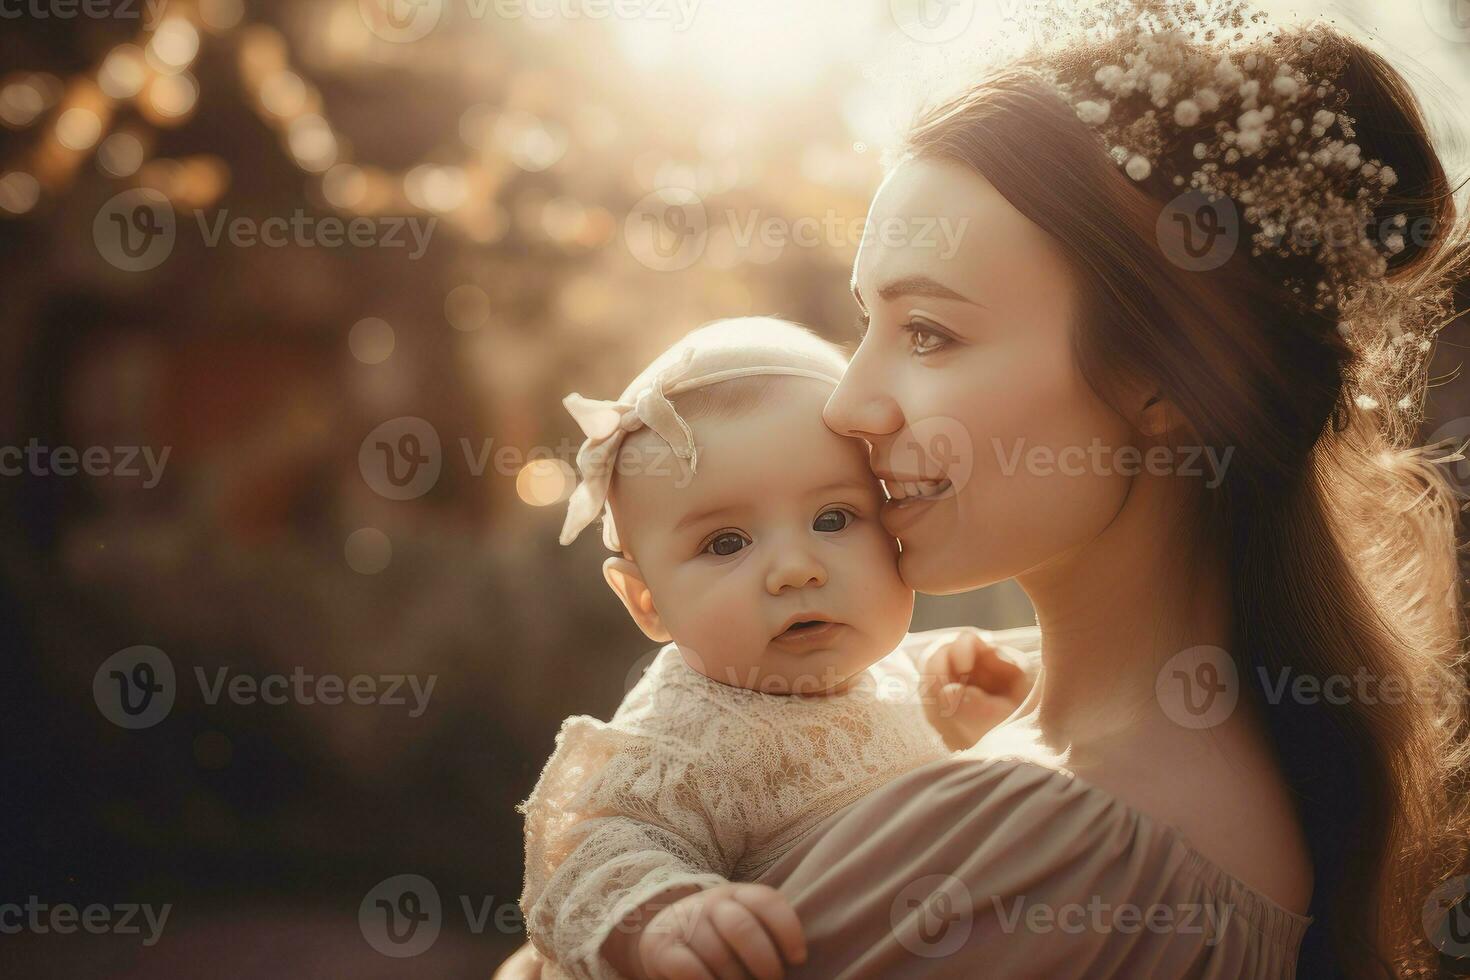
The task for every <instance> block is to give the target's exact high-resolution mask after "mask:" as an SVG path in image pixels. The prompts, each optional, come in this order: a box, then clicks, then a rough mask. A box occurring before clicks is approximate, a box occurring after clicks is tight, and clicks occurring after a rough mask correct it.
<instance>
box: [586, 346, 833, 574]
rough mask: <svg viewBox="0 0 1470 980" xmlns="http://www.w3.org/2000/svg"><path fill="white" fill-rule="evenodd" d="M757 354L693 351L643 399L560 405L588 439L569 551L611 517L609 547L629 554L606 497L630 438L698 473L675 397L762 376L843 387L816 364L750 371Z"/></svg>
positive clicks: (659, 375)
mask: <svg viewBox="0 0 1470 980" xmlns="http://www.w3.org/2000/svg"><path fill="white" fill-rule="evenodd" d="M751 353H752V352H751V350H750V349H749V348H743V347H714V348H695V347H687V348H685V349H684V351H683V352H682V353H681V354H680V355H679V356H678V359H677V360H675V361H673V362H672V363H670V364H668V365H666V366H664V367H663V368H662V369H660V370H658V371H657V372H655V373H654V375H653V377H652V379H651V381H650V382H648V383H647V384H644V385H641V386H639V387H638V389H637V390H636V392H624V394H623V397H622V398H621V399H619V400H618V401H603V400H600V399H596V398H584V397H583V396H581V395H579V394H577V393H576V392H573V393H572V394H570V395H567V396H566V397H565V398H563V399H562V402H561V403H562V404H563V405H565V406H566V408H567V411H568V412H570V413H571V415H572V418H574V419H576V420H577V424H578V425H579V426H581V427H582V431H583V433H585V434H586V436H587V438H586V439H585V440H584V441H583V443H582V446H581V448H580V449H578V450H577V469H578V470H579V471H581V474H582V482H581V483H580V484H579V485H578V486H577V489H575V490H573V491H572V496H571V499H569V500H568V501H567V518H566V522H565V523H564V524H562V529H561V537H560V539H559V540H560V541H561V543H562V544H564V545H565V544H571V543H572V542H573V541H575V540H576V539H577V535H579V534H581V533H582V529H583V528H585V527H586V526H587V525H588V524H591V523H592V522H593V521H594V520H596V519H597V515H598V512H599V511H604V510H605V511H606V513H604V514H603V521H602V543H603V544H605V545H607V547H608V548H609V549H611V550H613V551H622V550H623V549H622V545H621V544H620V542H619V540H618V533H617V528H615V527H614V526H613V519H612V509H611V508H610V507H608V506H607V493H608V488H609V487H610V486H611V485H612V475H613V466H614V465H615V463H616V460H617V456H618V450H619V448H620V447H621V446H622V444H623V439H624V438H625V437H626V436H627V435H628V433H630V432H636V431H637V430H638V429H641V428H642V427H644V426H645V425H646V426H648V428H650V429H652V430H653V431H654V432H656V433H658V435H659V437H660V438H662V439H663V441H664V442H666V443H668V444H669V448H670V449H672V450H673V451H674V455H675V456H677V457H679V458H680V459H686V460H688V461H689V470H690V472H691V473H692V472H696V471H697V467H698V463H699V458H698V457H699V453H698V450H697V449H696V448H695V446H694V433H693V432H692V431H691V430H690V428H689V423H687V422H685V421H684V419H683V417H682V416H680V415H679V413H678V411H677V410H675V408H674V403H673V402H672V401H670V399H671V398H673V397H674V396H675V395H682V394H683V393H685V392H686V391H693V390H694V389H695V388H703V387H705V386H706V385H712V384H717V383H719V382H721V381H730V380H732V379H735V378H748V377H752V376H755V375H760V374H777V375H790V376H792V377H798V378H815V379H817V380H819V381H830V382H831V383H832V384H834V385H835V384H837V383H838V382H839V381H841V380H842V374H841V371H842V369H841V366H840V365H831V364H827V363H823V362H822V361H820V360H818V359H816V358H810V359H807V358H803V359H804V360H809V363H810V366H809V367H802V366H797V365H785V364H751V363H749V362H750V360H751ZM786 356H788V357H789V356H790V353H789V352H787V353H786ZM696 362H697V363H696Z"/></svg>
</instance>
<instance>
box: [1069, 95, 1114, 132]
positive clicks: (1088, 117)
mask: <svg viewBox="0 0 1470 980" xmlns="http://www.w3.org/2000/svg"><path fill="white" fill-rule="evenodd" d="M1111 109H1112V106H1111V105H1110V104H1109V103H1107V102H1092V101H1087V102H1079V103H1077V118H1078V119H1081V120H1082V121H1083V122H1085V123H1087V124H1088V125H1089V126H1100V125H1102V124H1103V123H1105V122H1107V121H1108V112H1109V110H1111Z"/></svg>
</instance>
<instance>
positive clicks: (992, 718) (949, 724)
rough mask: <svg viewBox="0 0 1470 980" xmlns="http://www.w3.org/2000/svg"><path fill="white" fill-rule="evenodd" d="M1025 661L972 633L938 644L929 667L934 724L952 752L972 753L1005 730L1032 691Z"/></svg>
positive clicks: (927, 704) (927, 705)
mask: <svg viewBox="0 0 1470 980" xmlns="http://www.w3.org/2000/svg"><path fill="white" fill-rule="evenodd" d="M1021 663H1024V656H1023V655H1022V654H1021V653H1020V652H1019V651H1016V650H1011V649H1010V648H1008V647H998V646H996V645H995V644H993V643H990V642H989V641H988V640H986V639H985V638H984V637H983V636H981V635H980V633H979V631H976V630H970V629H966V630H964V631H962V632H961V633H960V634H959V635H958V636H956V637H955V638H954V639H952V640H949V641H946V642H944V643H941V644H938V645H937V646H935V647H934V649H933V650H932V651H931V652H930V654H929V659H928V660H926V661H925V662H924V670H923V673H924V681H925V683H924V688H923V690H925V691H926V692H929V695H930V696H927V697H925V699H924V711H925V713H926V714H927V715H928V717H929V723H930V724H931V725H933V726H934V728H935V730H936V731H938V732H939V734H940V736H941V737H942V738H943V739H944V744H945V745H947V746H949V747H950V748H951V749H967V748H969V747H970V746H972V745H974V744H975V743H976V742H978V741H980V737H981V736H982V735H984V734H985V733H986V732H988V731H990V730H991V729H992V728H994V727H995V726H996V725H998V724H1000V723H1001V722H1002V721H1004V720H1005V719H1006V718H1007V717H1009V716H1010V714H1011V712H1013V711H1015V710H1016V707H1017V706H1018V705H1019V704H1020V703H1021V702H1022V701H1024V700H1025V699H1026V695H1027V694H1028V693H1030V691H1031V678H1030V677H1027V676H1026V672H1025V671H1024V670H1022V669H1021V667H1020V664H1021Z"/></svg>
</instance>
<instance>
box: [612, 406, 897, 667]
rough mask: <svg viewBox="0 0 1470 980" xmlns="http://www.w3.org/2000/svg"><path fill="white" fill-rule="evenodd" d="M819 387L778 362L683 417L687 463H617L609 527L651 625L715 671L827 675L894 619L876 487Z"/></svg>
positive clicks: (889, 638) (865, 659) (867, 655)
mask: <svg viewBox="0 0 1470 980" xmlns="http://www.w3.org/2000/svg"><path fill="white" fill-rule="evenodd" d="M831 390H832V389H831V386H830V385H827V384H824V383H822V382H820V381H816V380H811V379H806V378H795V377H793V378H781V379H779V383H777V384H776V385H774V386H773V390H772V392H771V395H770V397H769V398H767V399H765V400H763V401H762V403H761V405H760V406H759V407H758V408H757V409H755V410H753V411H750V412H747V413H744V414H742V415H741V416H740V417H738V418H732V419H721V418H701V419H698V420H695V421H693V422H691V423H690V426H691V428H692V429H693V430H694V439H695V444H696V445H697V446H698V447H699V470H698V472H697V473H695V474H693V475H692V476H691V475H690V474H689V472H688V469H687V466H685V465H683V464H680V463H678V462H677V461H674V460H672V459H670V461H669V463H668V465H666V466H662V467H658V466H650V467H647V469H649V470H653V471H665V472H644V473H631V472H626V471H625V472H620V473H619V475H618V477H617V489H616V497H617V500H616V506H617V521H618V528H619V533H620V534H622V535H623V537H624V540H625V541H628V542H630V543H631V547H632V549H633V558H634V560H635V561H636V562H637V564H638V566H639V569H640V570H641V571H642V573H643V576H644V579H645V581H646V582H647V584H648V587H649V590H650V591H651V592H652V594H653V601H654V606H655V608H656V609H657V611H658V613H659V615H660V617H661V619H662V620H663V624H664V627H665V629H667V631H668V632H669V635H671V636H672V637H673V638H674V640H675V641H676V642H677V643H678V645H679V647H680V649H681V650H683V651H684V652H685V659H686V660H688V661H689V663H690V665H691V666H692V667H694V668H695V669H697V670H699V671H701V672H702V673H704V674H706V675H707V676H709V677H711V678H712V679H714V680H716V681H720V682H721V683H725V684H732V685H735V686H738V687H745V688H750V689H753V690H760V691H766V692H769V693H776V694H784V693H798V694H815V693H818V692H822V691H832V690H841V689H842V688H843V687H845V686H846V685H847V684H848V683H849V682H850V681H851V680H852V679H853V678H854V677H855V676H856V675H857V674H859V673H861V672H862V671H863V670H864V669H866V668H867V667H868V666H869V665H870V664H872V663H874V662H875V661H877V660H878V659H880V658H882V657H883V656H884V655H886V654H887V653H888V652H889V651H891V650H892V649H893V648H894V647H895V646H897V644H898V642H899V640H900V639H902V637H903V635H904V633H905V631H906V630H907V629H908V626H909V622H910V619H911V617H912V614H913V605H914V594H913V591H912V590H911V589H909V588H907V587H906V586H905V585H904V584H903V581H902V580H901V579H900V578H899V576H898V561H897V559H898V545H897V542H896V541H894V539H893V538H891V537H889V536H888V534H887V532H885V531H884V530H883V527H882V525H881V524H880V523H879V522H878V509H879V506H880V505H881V504H882V502H883V492H882V488H881V486H880V485H879V483H878V482H877V480H876V479H875V478H874V477H873V474H872V472H871V471H870V470H869V469H868V466H867V454H866V452H865V449H864V446H863V444H862V443H861V442H859V441H857V440H855V439H848V438H845V437H843V436H839V435H836V434H835V433H833V432H832V431H831V430H830V429H828V428H827V427H826V425H824V424H823V422H822V406H823V405H824V404H825V403H826V401H827V398H828V396H829V395H830V394H831ZM642 458H648V457H647V455H646V454H645V455H644V456H643V457H642ZM797 620H821V621H824V622H825V623H826V624H827V625H820V626H807V627H798V628H795V629H788V627H790V626H791V625H792V623H793V622H795V621H797Z"/></svg>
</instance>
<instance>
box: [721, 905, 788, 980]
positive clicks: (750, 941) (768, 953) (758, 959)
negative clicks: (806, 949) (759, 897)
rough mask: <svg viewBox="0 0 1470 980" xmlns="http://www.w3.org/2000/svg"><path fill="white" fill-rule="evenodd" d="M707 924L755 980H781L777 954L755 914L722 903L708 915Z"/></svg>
mask: <svg viewBox="0 0 1470 980" xmlns="http://www.w3.org/2000/svg"><path fill="white" fill-rule="evenodd" d="M710 921H711V924H712V925H713V926H714V928H715V932H717V933H719V935H720V938H722V939H723V940H724V941H725V942H726V943H728V944H729V946H730V949H732V950H733V951H734V953H735V955H736V956H738V957H739V958H740V962H742V963H744V964H745V968H746V969H747V970H749V971H750V975H751V976H753V977H755V980H782V978H783V977H785V975H786V970H785V968H784V967H783V966H782V964H781V954H780V953H778V952H777V951H776V944H775V943H774V942H772V941H771V936H770V934H769V933H767V932H766V927H765V926H764V925H762V924H761V921H760V920H759V919H757V918H756V917H755V913H754V912H752V911H751V910H750V909H748V908H746V907H745V906H744V905H742V904H741V903H740V902H738V901H731V902H722V903H720V904H719V905H717V906H715V908H714V910H713V911H712V912H711V913H710Z"/></svg>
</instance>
